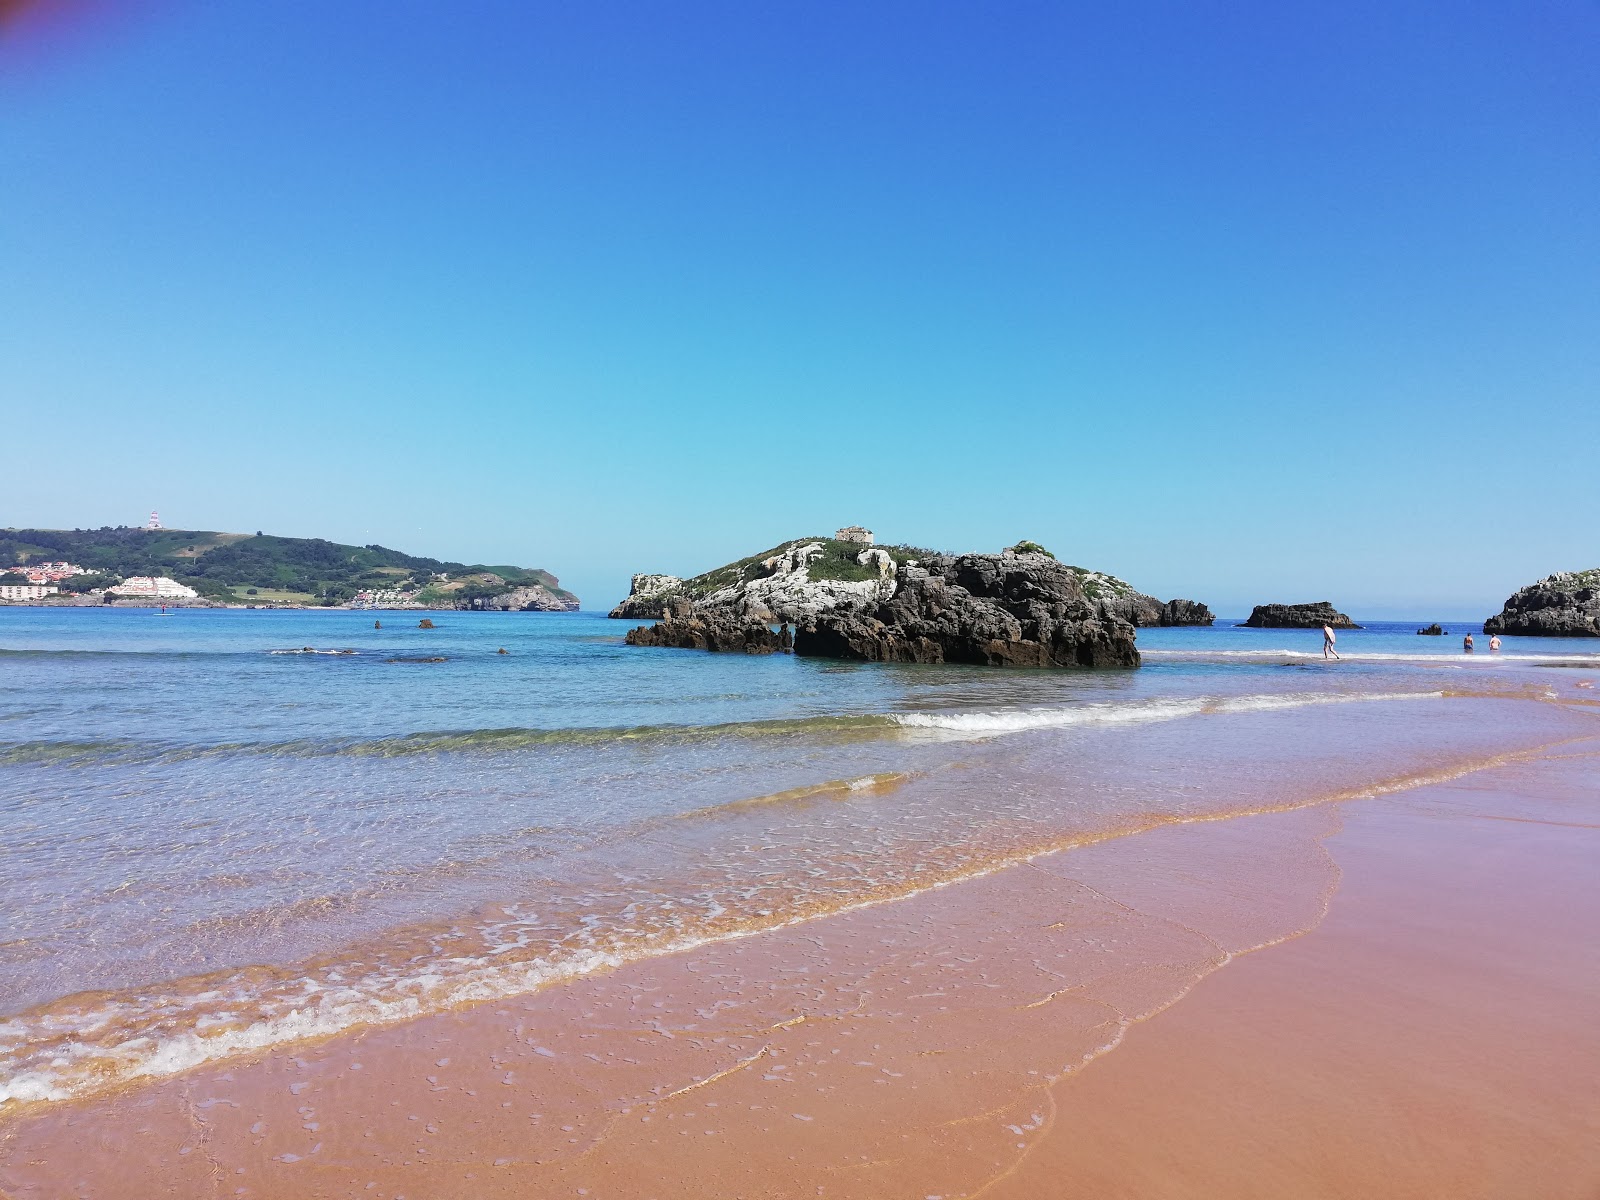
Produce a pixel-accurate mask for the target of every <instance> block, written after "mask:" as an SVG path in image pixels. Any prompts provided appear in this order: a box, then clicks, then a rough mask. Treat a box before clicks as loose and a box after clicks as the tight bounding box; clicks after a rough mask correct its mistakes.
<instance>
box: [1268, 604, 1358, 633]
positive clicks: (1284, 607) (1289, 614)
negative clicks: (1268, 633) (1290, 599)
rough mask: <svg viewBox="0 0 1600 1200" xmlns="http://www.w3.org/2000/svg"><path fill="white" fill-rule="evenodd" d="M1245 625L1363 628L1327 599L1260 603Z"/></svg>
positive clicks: (1300, 627)
mask: <svg viewBox="0 0 1600 1200" xmlns="http://www.w3.org/2000/svg"><path fill="white" fill-rule="evenodd" d="M1245 625H1247V626H1249V627H1250V628H1251V629H1321V628H1322V627H1323V626H1324V625H1331V626H1332V627H1333V628H1334V629H1360V628H1361V626H1359V625H1357V624H1356V623H1355V622H1354V621H1352V620H1351V619H1350V618H1349V617H1347V616H1345V615H1344V614H1343V613H1342V612H1338V611H1336V610H1335V609H1334V607H1333V605H1332V604H1330V603H1329V602H1328V601H1326V600H1319V601H1317V602H1316V603H1315V604H1258V605H1256V606H1255V607H1254V608H1253V609H1251V610H1250V619H1249V620H1248V621H1244V622H1242V624H1241V628H1242V627H1243V626H1245Z"/></svg>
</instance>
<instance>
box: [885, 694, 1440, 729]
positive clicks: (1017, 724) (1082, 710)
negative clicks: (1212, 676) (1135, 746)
mask: <svg viewBox="0 0 1600 1200" xmlns="http://www.w3.org/2000/svg"><path fill="white" fill-rule="evenodd" d="M1443 694H1444V693H1442V692H1350V693H1346V694H1344V695H1333V696H1330V695H1326V694H1321V693H1307V692H1298V693H1286V694H1278V695H1257V696H1193V697H1188V698H1184V699H1160V700H1131V701H1130V700H1122V701H1116V700H1112V701H1102V702H1096V703H1090V704H1075V705H1071V706H1067V707H1062V708H1022V709H1009V710H1005V711H1002V712H966V713H897V714H896V715H895V717H894V720H895V721H896V722H897V723H898V724H900V725H903V726H905V727H906V728H908V729H927V730H939V731H947V732H949V733H953V734H967V735H971V736H979V737H992V736H996V735H999V734H1006V733H1021V732H1024V731H1026V730H1030V729H1066V728H1070V727H1072V726H1075V725H1131V724H1138V723H1141V722H1147V721H1176V720H1180V719H1182V718H1184V717H1195V716H1200V715H1202V714H1205V713H1244V712H1270V711H1273V710H1276V709H1285V708H1305V707H1308V706H1310V705H1316V704H1351V703H1361V702H1366V701H1376V700H1436V699H1438V698H1440V697H1441V696H1443Z"/></svg>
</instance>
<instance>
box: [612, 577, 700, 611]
mask: <svg viewBox="0 0 1600 1200" xmlns="http://www.w3.org/2000/svg"><path fill="white" fill-rule="evenodd" d="M682 586H683V580H681V579H679V578H678V577H677V576H676V575H635V576H634V577H633V584H632V586H631V587H629V589H628V597H627V599H626V600H624V601H622V603H620V604H618V605H617V606H616V607H615V608H613V609H612V610H611V614H610V615H611V616H613V617H616V618H618V619H620V620H624V621H658V620H660V619H661V618H662V617H663V616H665V615H666V609H665V608H664V607H663V603H664V601H665V599H666V597H667V596H668V595H669V594H670V593H672V592H674V591H676V590H677V589H678V588H680V587H682Z"/></svg>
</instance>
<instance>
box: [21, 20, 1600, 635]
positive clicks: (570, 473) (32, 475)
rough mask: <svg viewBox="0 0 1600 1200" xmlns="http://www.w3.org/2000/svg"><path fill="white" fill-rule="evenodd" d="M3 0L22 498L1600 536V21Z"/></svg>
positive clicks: (252, 524) (682, 568)
mask: <svg viewBox="0 0 1600 1200" xmlns="http://www.w3.org/2000/svg"><path fill="white" fill-rule="evenodd" d="M14 7H15V6H14V5H13V4H7V5H6V6H5V9H6V10H7V11H9V12H10V15H8V16H4V17H3V21H0V455H3V457H4V460H5V462H6V464H7V467H8V475H9V481H10V483H9V486H8V487H6V488H5V489H4V492H3V499H0V526H47V527H54V528H73V527H79V526H84V527H88V526H99V525H105V524H124V523H126V524H142V523H143V522H144V520H145V517H146V516H147V515H148V513H149V512H150V511H151V510H152V509H157V510H159V511H160V513H161V516H162V519H163V521H164V522H165V523H166V524H168V525H169V526H174V527H180V528H197V529H221V530H244V531H254V530H257V529H263V530H267V531H269V532H275V533H281V534H288V535H295V536H317V537H327V538H331V539H333V540H336V541H344V542H352V543H369V542H378V543H382V544H384V545H387V546H392V547H395V548H398V549H402V550H405V551H408V552H410V553H415V554H426V555H431V556H434V557H438V558H444V559H452V560H462V561H468V562H474V561H483V562H503V563H516V564H520V565H525V566H542V567H545V568H547V569H549V570H551V571H553V572H555V573H556V574H557V575H559V576H560V577H561V579H562V582H563V584H564V585H565V586H568V587H571V588H572V589H573V590H575V591H576V592H577V593H578V594H579V595H580V596H581V597H582V598H583V600H584V605H585V607H586V608H603V607H606V606H609V605H610V604H611V603H613V602H614V601H615V600H616V599H618V598H619V597H620V596H621V595H623V594H625V593H626V591H627V587H628V577H629V575H630V574H631V573H633V572H635V571H665V572H671V573H674V574H681V575H688V574H693V573H696V572H699V571H702V570H706V569H708V568H710V567H713V566H716V565H719V564H721V563H723V562H726V561H728V560H731V559H733V558H737V557H742V556H743V555H746V554H749V553H752V552H754V551H756V550H759V549H762V548H765V547H767V546H771V545H774V544H776V543H777V542H780V541H782V540H785V539H787V538H791V537H796V536H801V535H808V534H815V533H826V532H829V531H831V530H833V529H834V528H836V527H837V526H840V525H846V524H862V525H866V526H868V527H870V528H872V529H873V530H875V531H876V533H877V535H878V538H879V540H880V541H888V542H904V543H910V544H913V545H922V546H929V547H934V548H938V549H947V550H996V549H999V548H1000V547H1002V546H1004V545H1008V544H1010V543H1012V542H1014V541H1016V540H1018V539H1021V538H1030V539H1033V540H1035V541H1038V542H1041V543H1042V544H1044V545H1045V546H1047V547H1048V548H1050V549H1051V550H1053V551H1054V552H1055V553H1056V554H1057V555H1058V557H1060V558H1063V559H1065V560H1067V561H1070V562H1073V563H1076V564H1079V565H1082V566H1087V567H1092V568H1096V569H1099V570H1104V571H1109V572H1111V573H1113V574H1116V575H1119V576H1122V577H1123V578H1125V579H1127V580H1129V581H1130V582H1132V583H1133V584H1134V585H1135V586H1137V587H1138V588H1140V590H1142V591H1146V592H1150V593H1153V594H1155V595H1157V596H1159V597H1162V598H1167V597H1171V596H1184V597H1189V598H1194V599H1199V600H1203V601H1206V602H1208V603H1210V604H1211V606H1212V607H1213V608H1214V609H1217V610H1218V611H1219V612H1221V613H1223V614H1226V615H1232V614H1242V613H1244V612H1247V611H1248V609H1249V607H1250V606H1251V605H1252V604H1257V603H1263V602H1269V601H1272V602H1299V601H1308V600H1324V599H1326V600H1332V601H1334V602H1335V604H1337V605H1338V606H1339V607H1340V608H1341V609H1343V610H1344V611H1347V612H1351V613H1353V614H1355V615H1357V616H1358V617H1359V616H1363V615H1364V616H1368V617H1371V618H1383V617H1385V616H1388V617H1398V618H1410V617H1430V618H1432V617H1440V618H1460V617H1466V616H1474V615H1476V616H1482V615H1483V614H1485V613H1488V612H1492V611H1495V610H1497V609H1498V608H1499V606H1500V604H1501V603H1502V602H1503V600H1504V599H1505V597H1506V596H1507V595H1508V594H1509V593H1510V592H1512V591H1514V590H1515V589H1517V588H1519V587H1521V586H1523V585H1524V584H1527V583H1529V582H1531V581H1533V580H1534V579H1536V578H1539V577H1541V576H1543V575H1545V574H1548V573H1549V572H1552V571H1556V570H1563V569H1577V568H1586V567H1594V566H1600V535H1597V516H1600V454H1597V448H1600V70H1596V68H1595V63H1596V61H1597V60H1600V53H1597V51H1600V5H1596V4H1594V3H1591V2H1588V0H1551V2H1546V0H1527V2H1524V3H1518V4H1511V5H1508V4H1500V3H1475V2H1471V0H1461V2H1459V3H1452V4H1448V5H1440V4H1436V3H1396V2H1393V0H1385V2H1382V3H1360V2H1355V3H1351V2H1347V0H1339V2H1337V3H1314V2H1308V3H1304V4H1287V5H1286V4H1282V3H1277V2H1272V3H1267V2H1259V3H1252V2H1248V0H1246V2H1229V3H1207V2H1205V0H1188V2H1184V3H1137V2H1135V3H1128V4H1114V5H1110V4H1099V3H1096V4H1089V3H1064V2H1061V0H1054V2H1051V3H1032V2H1013V3H1001V4H995V5H973V4H955V3H942V2H932V3H930V2H928V0H919V2H917V3H898V2H895V0H878V2H875V3H872V4H868V5H863V4H858V3H850V4H845V3H831V2H816V0H808V2H806V3H784V2H780V0H774V2H773V3H763V4H748V3H743V2H735V0H729V2H727V3H699V2H695V0H682V2H675V3H672V4H658V3H650V4H645V3H633V2H628V0H616V2H613V3H608V4H575V3H570V2H568V3H556V2H529V0H506V2H491V0H464V2H463V3H460V4H454V5H440V4H437V3H427V4H424V3H419V2H407V0H382V2H378V0H370V2H366V0H348V2H339V3H328V2H326V0H275V2H274V3H272V4H216V3H207V2H201V0H193V2H188V3H182V2H177V0H137V2H133V0H130V2H129V3H126V4H119V5H107V4H72V3H66V2H63V0H58V2H57V3H54V4H47V5H43V6H39V5H35V6H32V7H29V6H27V5H23V6H21V9H20V11H10V10H12V9H14Z"/></svg>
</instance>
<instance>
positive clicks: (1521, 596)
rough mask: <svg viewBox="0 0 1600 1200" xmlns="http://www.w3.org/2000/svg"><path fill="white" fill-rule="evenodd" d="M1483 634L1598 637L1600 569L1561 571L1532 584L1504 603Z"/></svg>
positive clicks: (1599, 622)
mask: <svg viewBox="0 0 1600 1200" xmlns="http://www.w3.org/2000/svg"><path fill="white" fill-rule="evenodd" d="M1483 631H1484V632H1485V633H1514V634H1521V635H1523V636H1527V637H1600V568H1597V569H1595V570H1592V571H1562V572H1559V573H1558V574H1555V575H1547V576H1545V577H1544V578H1543V579H1541V580H1539V582H1538V583H1531V584H1529V585H1528V586H1527V587H1525V588H1523V589H1522V590H1521V591H1519V592H1518V593H1517V594H1516V595H1514V596H1512V597H1511V598H1510V599H1509V600H1507V601H1506V603H1505V607H1504V608H1503V609H1502V610H1501V611H1500V613H1499V615H1498V616H1493V617H1490V618H1489V619H1488V620H1487V621H1485V622H1484V623H1483Z"/></svg>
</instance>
